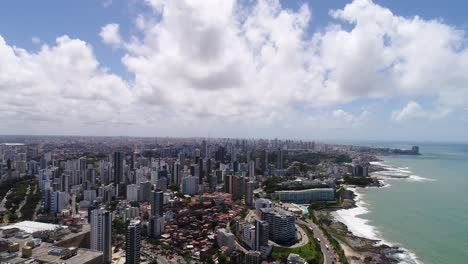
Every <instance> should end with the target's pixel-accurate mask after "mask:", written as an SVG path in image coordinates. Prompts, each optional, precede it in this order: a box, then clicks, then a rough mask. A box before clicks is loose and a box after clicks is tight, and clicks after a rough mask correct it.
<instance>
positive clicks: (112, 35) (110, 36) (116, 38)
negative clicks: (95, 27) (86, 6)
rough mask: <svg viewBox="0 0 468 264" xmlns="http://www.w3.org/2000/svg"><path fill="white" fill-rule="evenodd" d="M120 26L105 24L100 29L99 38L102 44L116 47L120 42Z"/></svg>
mask: <svg viewBox="0 0 468 264" xmlns="http://www.w3.org/2000/svg"><path fill="white" fill-rule="evenodd" d="M119 28H120V26H119V25H118V24H107V25H105V26H103V27H102V28H101V32H99V36H101V39H102V41H103V42H104V43H106V44H110V45H112V46H118V45H120V43H121V42H122V38H121V37H120V33H119Z"/></svg>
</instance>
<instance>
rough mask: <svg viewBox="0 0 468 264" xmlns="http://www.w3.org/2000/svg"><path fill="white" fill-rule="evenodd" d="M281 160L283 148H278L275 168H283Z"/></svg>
mask: <svg viewBox="0 0 468 264" xmlns="http://www.w3.org/2000/svg"><path fill="white" fill-rule="evenodd" d="M283 162H284V161H283V149H282V148H278V150H277V151H276V168H277V169H278V170H282V169H283Z"/></svg>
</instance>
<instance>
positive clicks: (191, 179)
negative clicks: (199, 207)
mask: <svg viewBox="0 0 468 264" xmlns="http://www.w3.org/2000/svg"><path fill="white" fill-rule="evenodd" d="M198 180H199V178H198V177H197V176H186V177H184V178H182V193H183V194H187V195H195V194H198Z"/></svg>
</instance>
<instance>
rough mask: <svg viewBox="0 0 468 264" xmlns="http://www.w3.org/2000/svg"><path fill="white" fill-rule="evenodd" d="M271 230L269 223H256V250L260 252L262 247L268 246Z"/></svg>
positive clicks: (259, 221) (260, 221)
mask: <svg viewBox="0 0 468 264" xmlns="http://www.w3.org/2000/svg"><path fill="white" fill-rule="evenodd" d="M269 228H270V226H269V224H268V222H266V221H262V220H256V221H255V250H257V251H260V248H261V247H263V246H268V236H269V233H270V229H269Z"/></svg>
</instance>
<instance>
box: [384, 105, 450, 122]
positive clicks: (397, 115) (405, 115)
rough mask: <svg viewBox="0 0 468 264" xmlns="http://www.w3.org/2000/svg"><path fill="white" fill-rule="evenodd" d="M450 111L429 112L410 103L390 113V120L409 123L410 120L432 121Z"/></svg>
mask: <svg viewBox="0 0 468 264" xmlns="http://www.w3.org/2000/svg"><path fill="white" fill-rule="evenodd" d="M449 112H450V110H448V109H437V110H436V111H433V112H429V111H426V110H424V109H423V108H422V106H421V105H420V104H418V103H417V102H415V101H410V102H409V103H408V104H407V105H406V106H405V107H403V108H402V109H401V110H397V111H394V112H392V120H393V121H396V122H403V121H411V120H418V119H423V120H434V119H439V118H443V117H445V116H447V114H449Z"/></svg>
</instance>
